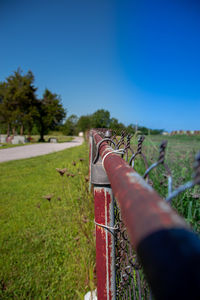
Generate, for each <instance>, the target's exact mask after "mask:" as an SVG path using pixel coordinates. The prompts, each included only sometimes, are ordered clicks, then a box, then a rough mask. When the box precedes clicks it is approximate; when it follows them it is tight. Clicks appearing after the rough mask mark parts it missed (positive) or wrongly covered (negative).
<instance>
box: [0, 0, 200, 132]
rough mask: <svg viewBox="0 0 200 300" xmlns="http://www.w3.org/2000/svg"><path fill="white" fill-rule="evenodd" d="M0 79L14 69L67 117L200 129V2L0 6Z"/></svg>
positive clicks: (111, 0) (8, 1)
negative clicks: (58, 103) (102, 116)
mask: <svg viewBox="0 0 200 300" xmlns="http://www.w3.org/2000/svg"><path fill="white" fill-rule="evenodd" d="M0 33H1V34H0V37H1V38H0V41H1V43H0V57H1V60H0V81H3V80H4V79H5V78H6V77H7V76H9V75H10V74H11V73H12V72H13V71H14V70H16V69H17V68H18V67H21V68H22V70H23V71H24V72H27V71H28V70H29V69H30V70H32V72H33V73H34V75H35V85H36V86H37V87H38V91H37V94H38V96H39V97H40V96H41V95H42V93H43V91H44V89H45V88H49V89H50V90H51V91H52V92H55V93H57V94H59V95H61V98H62V102H63V105H64V107H66V109H67V111H68V116H69V115H70V114H77V115H78V116H80V115H83V114H90V113H93V112H94V111H95V110H97V109H101V108H103V109H107V110H109V111H110V113H111V116H112V117H115V118H117V119H118V120H119V121H121V122H123V123H125V124H126V125H128V124H130V123H138V124H139V125H144V126H147V127H150V128H163V129H165V130H169V131H171V130H178V129H183V130H186V129H189V130H195V129H196V130H200V121H199V112H200V2H199V1H194V0H187V1H186V0H173V1H172V0H171V1H170V0H168V1H166V0H162V1H160V0H151V1H149V0H146V1H144V0H138V1H134V0H132V1H126V0H123V1H121V0H119V1H118V0H85V1H83V0H73V1H68V0H29V1H25V0H1V1H0Z"/></svg>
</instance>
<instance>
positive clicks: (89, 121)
mask: <svg viewBox="0 0 200 300" xmlns="http://www.w3.org/2000/svg"><path fill="white" fill-rule="evenodd" d="M91 128H110V129H112V130H113V131H115V132H116V134H121V132H122V131H123V130H124V131H126V132H127V133H130V134H135V132H136V131H139V132H140V133H141V134H144V135H147V134H149V133H150V134H161V133H162V132H163V129H150V128H147V127H144V126H138V125H137V124H129V125H128V126H125V125H124V124H123V123H121V122H119V121H118V120H117V119H116V118H111V116H110V112H109V111H108V110H104V109H99V110H97V111H95V112H94V113H93V114H90V115H83V116H81V117H80V118H78V117H77V116H76V115H74V114H72V115H71V116H69V117H68V118H67V119H66V121H65V123H64V124H63V125H62V126H61V130H62V132H63V133H64V134H65V135H76V134H77V133H78V132H80V131H83V132H85V131H86V130H89V129H91Z"/></svg>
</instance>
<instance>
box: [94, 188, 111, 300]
mask: <svg viewBox="0 0 200 300" xmlns="http://www.w3.org/2000/svg"><path fill="white" fill-rule="evenodd" d="M109 191H110V189H107V188H100V187H94V206H95V222H96V223H99V224H101V225H106V226H111V225H110V222H111V216H110V212H111V209H110V208H111V205H112V195H111V193H110V192H109ZM112 247H113V244H112V236H111V233H110V232H108V231H107V229H105V228H102V227H101V226H98V225H96V271H97V296H98V299H102V300H104V299H105V300H109V299H110V300H111V299H114V298H113V295H112V293H113V289H112V282H111V278H112Z"/></svg>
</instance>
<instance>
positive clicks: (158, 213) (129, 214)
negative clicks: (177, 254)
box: [92, 130, 187, 248]
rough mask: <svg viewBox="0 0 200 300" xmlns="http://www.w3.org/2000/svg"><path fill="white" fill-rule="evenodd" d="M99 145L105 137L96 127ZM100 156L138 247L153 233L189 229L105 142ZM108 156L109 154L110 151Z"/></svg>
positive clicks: (95, 133) (96, 139)
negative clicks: (99, 133) (172, 229)
mask: <svg viewBox="0 0 200 300" xmlns="http://www.w3.org/2000/svg"><path fill="white" fill-rule="evenodd" d="M92 135H93V138H94V140H95V143H96V144H97V143H98V142H100V141H101V140H102V138H101V137H100V136H99V135H98V133H97V132H96V131H94V130H92ZM99 151H100V155H101V158H102V160H103V159H104V157H105V159H104V168H105V170H106V173H107V175H108V178H109V180H110V184H111V187H112V190H113V193H114V195H115V198H116V199H117V201H118V204H119V206H120V210H121V214H122V219H123V221H124V223H125V225H126V228H127V231H128V233H129V237H130V240H131V243H132V245H133V246H134V248H137V246H138V244H139V243H140V241H142V240H143V239H144V238H145V237H147V236H149V235H150V234H152V233H154V232H156V231H159V230H162V229H171V228H186V227H187V225H186V223H185V221H184V220H183V219H182V218H181V217H180V216H178V215H177V213H176V212H175V211H174V210H173V209H172V208H171V207H170V206H169V205H168V204H167V203H166V202H164V200H163V199H162V198H161V197H160V196H159V195H158V194H157V193H156V192H155V191H154V190H153V188H152V187H151V186H150V185H148V184H147V183H146V181H145V180H144V179H143V178H142V177H141V176H140V175H138V173H136V172H135V171H134V170H133V169H132V168H131V167H130V166H128V164H127V163H126V162H125V161H124V160H123V159H122V158H121V157H120V156H119V155H118V154H115V153H112V151H113V149H112V148H111V147H110V146H109V145H108V144H107V143H106V142H103V143H102V144H101V146H100V150H99ZM109 152H110V154H109V155H107V153H109Z"/></svg>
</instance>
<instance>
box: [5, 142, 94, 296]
mask: <svg viewBox="0 0 200 300" xmlns="http://www.w3.org/2000/svg"><path fill="white" fill-rule="evenodd" d="M80 158H84V161H80V160H79V159H80ZM73 161H75V162H76V165H74V164H72V162H73ZM0 167H1V169H0V193H1V197H0V199H1V200H0V228H1V234H0V244H1V258H0V298H1V299H79V298H81V297H82V296H83V295H84V294H85V293H86V291H88V290H90V289H94V278H93V269H94V257H95V252H94V251H95V250H94V249H95V247H94V245H95V243H94V235H93V232H94V224H93V219H94V216H93V198H92V196H91V194H90V193H89V192H88V182H87V178H85V176H86V175H87V174H88V151H87V146H86V144H84V145H82V146H80V147H75V148H71V149H67V150H64V151H61V152H58V153H53V154H49V155H45V156H40V157H36V158H31V159H25V160H20V161H11V162H6V163H2V164H1V166H0ZM56 168H61V169H62V168H67V169H68V170H67V172H66V173H65V174H64V175H63V176H61V175H60V174H59V173H58V172H57V171H56ZM70 174H73V175H75V176H74V177H72V176H73V175H72V176H70ZM67 175H68V176H67ZM47 195H51V196H52V198H51V200H50V201H48V200H47V199H46V198H44V196H47Z"/></svg>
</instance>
